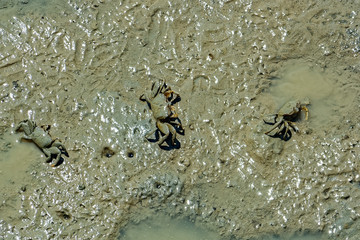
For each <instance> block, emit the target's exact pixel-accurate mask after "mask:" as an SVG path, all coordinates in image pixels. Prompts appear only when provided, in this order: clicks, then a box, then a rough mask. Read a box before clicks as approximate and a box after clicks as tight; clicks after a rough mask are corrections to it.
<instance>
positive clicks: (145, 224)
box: [118, 215, 220, 240]
mask: <svg viewBox="0 0 360 240" xmlns="http://www.w3.org/2000/svg"><path fill="white" fill-rule="evenodd" d="M219 238H220V236H218V235H217V234H215V233H209V232H208V231H206V230H204V229H201V228H197V227H195V225H194V224H193V223H191V222H189V221H186V220H174V219H171V218H170V217H168V216H161V215H160V216H154V217H153V218H151V219H149V220H146V221H142V222H140V223H139V224H137V225H135V224H133V225H131V226H129V227H127V228H126V229H124V231H122V234H121V235H120V236H119V237H118V239H124V240H136V239H149V240H155V239H158V240H169V239H172V240H187V239H189V240H205V239H206V240H207V239H208V240H216V239H219Z"/></svg>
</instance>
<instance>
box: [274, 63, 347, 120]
mask: <svg viewBox="0 0 360 240" xmlns="http://www.w3.org/2000/svg"><path fill="white" fill-rule="evenodd" d="M279 77H280V78H279V79H275V80H273V85H272V87H271V88H270V94H271V95H272V97H273V98H274V100H275V103H276V104H277V108H276V109H279V108H280V107H281V106H282V105H283V104H284V103H286V102H287V101H289V100H293V99H304V98H309V99H310V102H311V105H310V106H309V111H310V112H309V121H311V123H312V124H314V125H315V126H322V125H324V124H326V123H327V122H328V121H329V120H331V119H333V117H335V116H336V115H337V114H336V113H335V112H336V111H337V109H339V108H341V107H344V106H346V105H347V104H350V102H351V101H352V98H351V96H347V95H346V94H345V93H344V92H343V91H342V89H340V88H338V87H337V86H336V85H335V81H334V78H335V76H332V75H330V73H323V72H322V71H321V69H320V68H318V67H316V66H311V67H310V66H309V64H306V63H304V62H300V61H295V60H294V61H289V62H288V63H287V64H286V65H285V68H284V70H283V72H282V74H281V75H280V76H279Z"/></svg>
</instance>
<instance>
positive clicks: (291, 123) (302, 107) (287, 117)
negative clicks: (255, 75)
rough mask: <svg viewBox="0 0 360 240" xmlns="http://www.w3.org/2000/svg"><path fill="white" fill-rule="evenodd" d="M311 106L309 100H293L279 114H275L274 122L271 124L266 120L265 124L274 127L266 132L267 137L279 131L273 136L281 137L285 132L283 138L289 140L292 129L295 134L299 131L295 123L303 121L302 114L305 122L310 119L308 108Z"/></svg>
mask: <svg viewBox="0 0 360 240" xmlns="http://www.w3.org/2000/svg"><path fill="white" fill-rule="evenodd" d="M309 104H310V101H309V100H308V99H306V100H303V101H300V100H293V101H289V102H287V103H285V104H284V105H283V106H282V107H281V108H280V110H279V111H278V113H277V114H274V115H273V116H274V122H273V123H270V122H267V121H265V120H264V122H265V123H268V124H271V125H274V126H273V128H272V129H270V130H269V131H267V132H265V134H266V135H270V133H271V132H273V131H274V130H275V129H277V128H278V130H277V131H276V132H275V134H273V135H279V134H281V133H282V132H283V134H282V137H283V138H289V137H288V132H289V130H290V128H292V129H293V130H294V131H295V132H298V131H299V128H298V127H297V126H296V124H295V122H297V121H299V120H300V119H302V113H303V112H304V114H305V120H307V119H308V115H309V110H308V108H307V107H306V106H307V105H309Z"/></svg>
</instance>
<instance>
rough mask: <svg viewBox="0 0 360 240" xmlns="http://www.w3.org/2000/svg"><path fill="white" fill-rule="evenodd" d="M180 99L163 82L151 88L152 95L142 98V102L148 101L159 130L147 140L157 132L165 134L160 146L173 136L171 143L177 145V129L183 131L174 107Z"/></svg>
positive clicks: (159, 142)
mask: <svg viewBox="0 0 360 240" xmlns="http://www.w3.org/2000/svg"><path fill="white" fill-rule="evenodd" d="M179 99H180V95H179V94H178V93H175V92H174V91H173V90H171V88H170V87H169V86H167V84H166V83H165V81H163V80H159V81H156V82H154V83H153V84H152V86H151V93H150V94H149V95H148V94H143V95H141V96H140V100H141V101H146V102H147V103H148V105H149V107H150V109H151V111H152V113H153V117H154V118H155V120H156V127H157V129H155V130H153V131H151V132H150V133H148V134H147V135H146V136H145V138H146V139H148V137H149V136H150V135H152V134H154V133H155V132H156V131H157V130H160V132H161V133H162V134H163V136H162V137H161V138H160V139H159V140H158V144H159V146H161V144H162V143H163V142H164V141H165V140H166V139H167V138H168V137H169V135H170V133H171V135H172V137H171V142H172V144H173V145H174V144H175V138H176V128H175V127H177V128H178V129H181V130H182V131H183V129H182V126H181V122H180V120H179V118H178V114H177V113H176V111H175V107H174V106H173V105H174V104H175V103H176V102H177V101H178V100H179Z"/></svg>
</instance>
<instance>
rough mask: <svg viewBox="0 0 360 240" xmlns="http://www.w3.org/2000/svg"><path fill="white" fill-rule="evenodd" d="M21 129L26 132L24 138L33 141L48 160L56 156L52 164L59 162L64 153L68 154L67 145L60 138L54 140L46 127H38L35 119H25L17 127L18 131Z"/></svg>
mask: <svg viewBox="0 0 360 240" xmlns="http://www.w3.org/2000/svg"><path fill="white" fill-rule="evenodd" d="M21 130H22V131H23V132H24V133H25V135H24V136H23V137H22V139H26V140H31V141H33V142H34V143H35V144H36V146H38V147H39V148H40V149H41V151H42V152H43V153H44V154H45V155H46V157H47V159H46V162H50V161H51V160H52V156H56V157H55V159H56V162H55V163H54V164H52V165H51V166H53V167H54V166H56V165H57V164H58V163H59V161H60V156H61V154H62V153H64V154H65V155H67V156H68V153H67V151H66V148H65V146H64V145H63V144H62V143H61V142H60V141H59V140H57V139H55V140H53V139H52V138H51V136H50V134H49V132H48V131H47V130H46V129H45V127H38V126H36V123H35V122H34V121H31V120H24V121H21V122H20V123H19V125H18V126H17V127H16V128H15V131H16V132H18V131H21Z"/></svg>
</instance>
